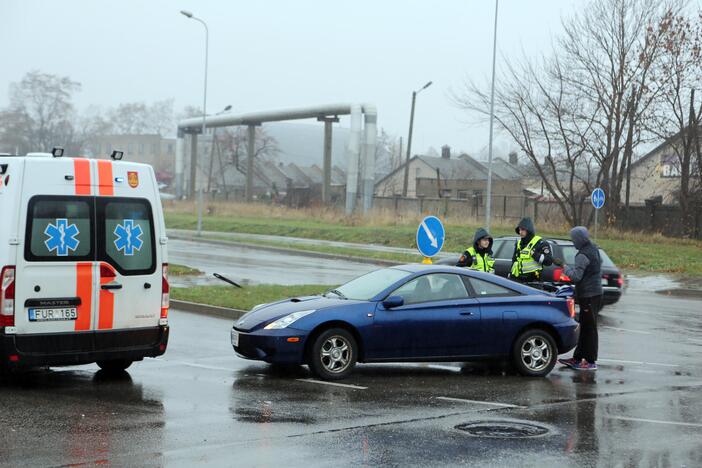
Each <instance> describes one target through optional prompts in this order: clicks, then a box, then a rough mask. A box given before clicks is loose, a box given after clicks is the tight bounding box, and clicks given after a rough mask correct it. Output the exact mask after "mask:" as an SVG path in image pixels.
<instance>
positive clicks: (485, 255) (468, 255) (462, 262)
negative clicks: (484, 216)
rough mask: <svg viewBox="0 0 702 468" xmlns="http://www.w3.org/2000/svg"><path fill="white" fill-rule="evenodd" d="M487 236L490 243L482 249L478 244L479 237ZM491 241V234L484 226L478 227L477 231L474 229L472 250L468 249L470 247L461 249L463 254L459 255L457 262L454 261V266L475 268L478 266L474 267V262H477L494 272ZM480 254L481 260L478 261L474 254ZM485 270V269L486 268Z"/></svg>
mask: <svg viewBox="0 0 702 468" xmlns="http://www.w3.org/2000/svg"><path fill="white" fill-rule="evenodd" d="M484 237H487V238H488V240H489V241H490V243H489V244H488V247H487V249H482V248H480V246H479V245H478V243H479V241H480V239H482V238H484ZM492 243H493V239H492V236H491V235H490V233H489V232H487V230H485V229H484V228H479V229H478V230H477V231H475V235H474V236H473V246H472V247H473V252H471V251H470V249H466V250H465V251H463V255H461V258H459V259H458V263H456V266H460V267H466V266H467V267H472V268H476V269H480V270H481V271H482V269H481V268H479V267H475V264H476V263H477V264H478V265H480V264H481V263H482V264H486V263H487V265H488V267H489V271H490V272H491V273H492V272H494V267H493V265H494V259H493V258H492ZM477 255H480V256H481V257H482V262H481V263H478V262H477V260H476V256H477ZM486 271H487V270H486Z"/></svg>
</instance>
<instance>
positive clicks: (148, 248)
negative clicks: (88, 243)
mask: <svg viewBox="0 0 702 468" xmlns="http://www.w3.org/2000/svg"><path fill="white" fill-rule="evenodd" d="M97 203H98V204H97V213H98V231H99V233H98V236H99V238H100V239H101V241H100V243H99V246H98V249H99V252H98V257H99V258H100V259H101V260H106V261H108V262H109V263H110V264H111V265H113V266H114V267H115V268H116V269H117V271H119V272H120V273H121V274H123V275H146V274H151V273H153V272H154V271H155V268H156V251H155V249H154V229H153V216H152V214H151V204H150V203H149V201H148V200H141V199H133V198H98V199H97Z"/></svg>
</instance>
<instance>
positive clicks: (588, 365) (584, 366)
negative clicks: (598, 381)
mask: <svg viewBox="0 0 702 468" xmlns="http://www.w3.org/2000/svg"><path fill="white" fill-rule="evenodd" d="M571 367H572V368H573V369H575V370H597V363H596V362H587V361H586V360H584V359H583V360H582V361H580V362H578V363H575V364H573V365H572V366H571Z"/></svg>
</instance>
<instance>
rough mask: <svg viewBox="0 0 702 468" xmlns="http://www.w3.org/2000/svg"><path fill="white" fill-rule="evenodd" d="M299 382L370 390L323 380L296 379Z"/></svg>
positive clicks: (364, 388)
mask: <svg viewBox="0 0 702 468" xmlns="http://www.w3.org/2000/svg"><path fill="white" fill-rule="evenodd" d="M295 380H297V381H298V382H308V383H316V384H320V385H331V386H333V387H344V388H353V389H355V390H368V387H361V386H359V385H350V384H343V383H336V382H325V381H323V380H315V379H295Z"/></svg>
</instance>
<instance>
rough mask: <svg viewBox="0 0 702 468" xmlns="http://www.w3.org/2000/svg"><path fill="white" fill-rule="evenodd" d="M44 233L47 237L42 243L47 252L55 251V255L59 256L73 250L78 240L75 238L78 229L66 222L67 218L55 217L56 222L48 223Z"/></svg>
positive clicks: (78, 232) (63, 255)
mask: <svg viewBox="0 0 702 468" xmlns="http://www.w3.org/2000/svg"><path fill="white" fill-rule="evenodd" d="M44 234H46V235H47V236H49V237H48V239H46V240H45V241H44V245H46V248H47V250H48V251H49V252H53V251H54V250H55V251H56V255H57V256H59V257H65V256H67V255H68V252H69V251H71V252H74V251H75V250H76V249H77V248H78V245H79V244H80V241H79V240H78V239H77V238H76V236H78V234H80V231H79V230H78V228H77V227H76V225H75V224H71V225H69V224H68V220H67V219H57V220H56V224H51V223H49V225H48V226H46V229H44Z"/></svg>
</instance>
